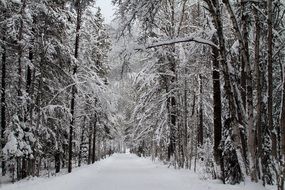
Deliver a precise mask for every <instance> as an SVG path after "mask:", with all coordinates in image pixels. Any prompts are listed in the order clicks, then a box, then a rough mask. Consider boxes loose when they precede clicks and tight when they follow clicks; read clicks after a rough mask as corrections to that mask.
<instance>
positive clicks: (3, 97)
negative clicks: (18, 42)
mask: <svg viewBox="0 0 285 190" xmlns="http://www.w3.org/2000/svg"><path fill="white" fill-rule="evenodd" d="M3 34H4V36H3V39H2V40H3V45H2V68H1V71H2V79H1V148H2V149H3V148H4V146H5V144H6V141H5V130H6V44H5V41H6V39H5V32H3ZM1 167H2V176H5V174H6V162H5V161H4V159H3V160H2V166H1Z"/></svg>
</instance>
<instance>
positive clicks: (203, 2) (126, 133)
mask: <svg viewBox="0 0 285 190" xmlns="http://www.w3.org/2000/svg"><path fill="white" fill-rule="evenodd" d="M112 4H113V6H114V9H115V14H114V19H113V20H112V21H111V22H110V23H106V22H105V20H104V15H103V14H102V13H101V9H100V7H98V6H97V5H96V1H95V0H57V1H53V0H0V57H1V58H0V59H1V60H0V80H1V97H0V99H1V101H0V102H1V104H0V112H1V113H0V132H1V139H0V140H1V141H0V143H1V148H0V162H1V163H0V166H1V169H0V172H1V176H2V177H0V179H6V180H8V181H9V183H11V182H13V183H14V182H17V181H20V180H22V179H27V178H30V177H34V176H43V175H48V176H51V175H55V174H57V173H61V172H64V171H66V172H67V173H71V172H73V169H74V168H78V167H81V166H83V165H90V164H93V163H95V162H97V161H99V160H101V159H104V158H107V157H109V156H110V155H112V154H114V153H123V152H126V151H127V150H130V152H131V153H132V154H136V155H138V156H139V157H149V158H150V159H152V160H153V161H154V160H159V161H161V162H163V163H164V164H165V165H167V166H168V167H173V168H175V169H187V170H193V171H194V172H196V173H199V175H203V178H204V179H207V180H213V179H217V180H219V181H221V182H222V183H224V184H232V185H235V184H240V183H242V182H244V181H246V180H248V179H249V180H250V181H251V182H253V183H261V184H262V185H263V186H267V185H269V186H271V185H274V186H276V188H275V189H278V190H284V189H285V187H284V182H285V0H112ZM0 184H1V180H0Z"/></svg>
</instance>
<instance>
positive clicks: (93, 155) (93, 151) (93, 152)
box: [92, 114, 97, 164]
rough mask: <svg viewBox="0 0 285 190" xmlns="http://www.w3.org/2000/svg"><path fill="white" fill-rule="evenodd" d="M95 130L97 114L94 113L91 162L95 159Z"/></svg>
mask: <svg viewBox="0 0 285 190" xmlns="http://www.w3.org/2000/svg"><path fill="white" fill-rule="evenodd" d="M96 132H97V114H95V116H94V127H93V150H92V164H94V163H95V161H96Z"/></svg>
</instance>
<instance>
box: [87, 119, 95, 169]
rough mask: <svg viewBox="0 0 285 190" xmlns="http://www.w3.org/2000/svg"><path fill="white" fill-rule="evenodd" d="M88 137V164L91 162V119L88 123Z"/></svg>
mask: <svg viewBox="0 0 285 190" xmlns="http://www.w3.org/2000/svg"><path fill="white" fill-rule="evenodd" d="M89 125H90V126H89V137H88V161H87V162H88V165H89V164H91V157H92V135H93V130H94V129H93V127H92V121H90V124H89Z"/></svg>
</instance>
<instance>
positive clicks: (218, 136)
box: [212, 35, 225, 183]
mask: <svg viewBox="0 0 285 190" xmlns="http://www.w3.org/2000/svg"><path fill="white" fill-rule="evenodd" d="M212 41H213V42H214V43H215V44H217V43H218V39H217V37H216V35H214V36H213V39H212ZM212 56H213V58H212V60H213V61H212V62H213V74H212V78H213V104H214V105H213V107H214V159H215V163H216V164H217V167H218V170H219V171H216V172H217V177H218V178H219V179H221V180H222V181H223V183H225V177H224V161H223V155H222V149H221V148H220V143H221V140H222V102H221V84H220V63H219V51H218V49H217V48H213V47H212Z"/></svg>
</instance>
